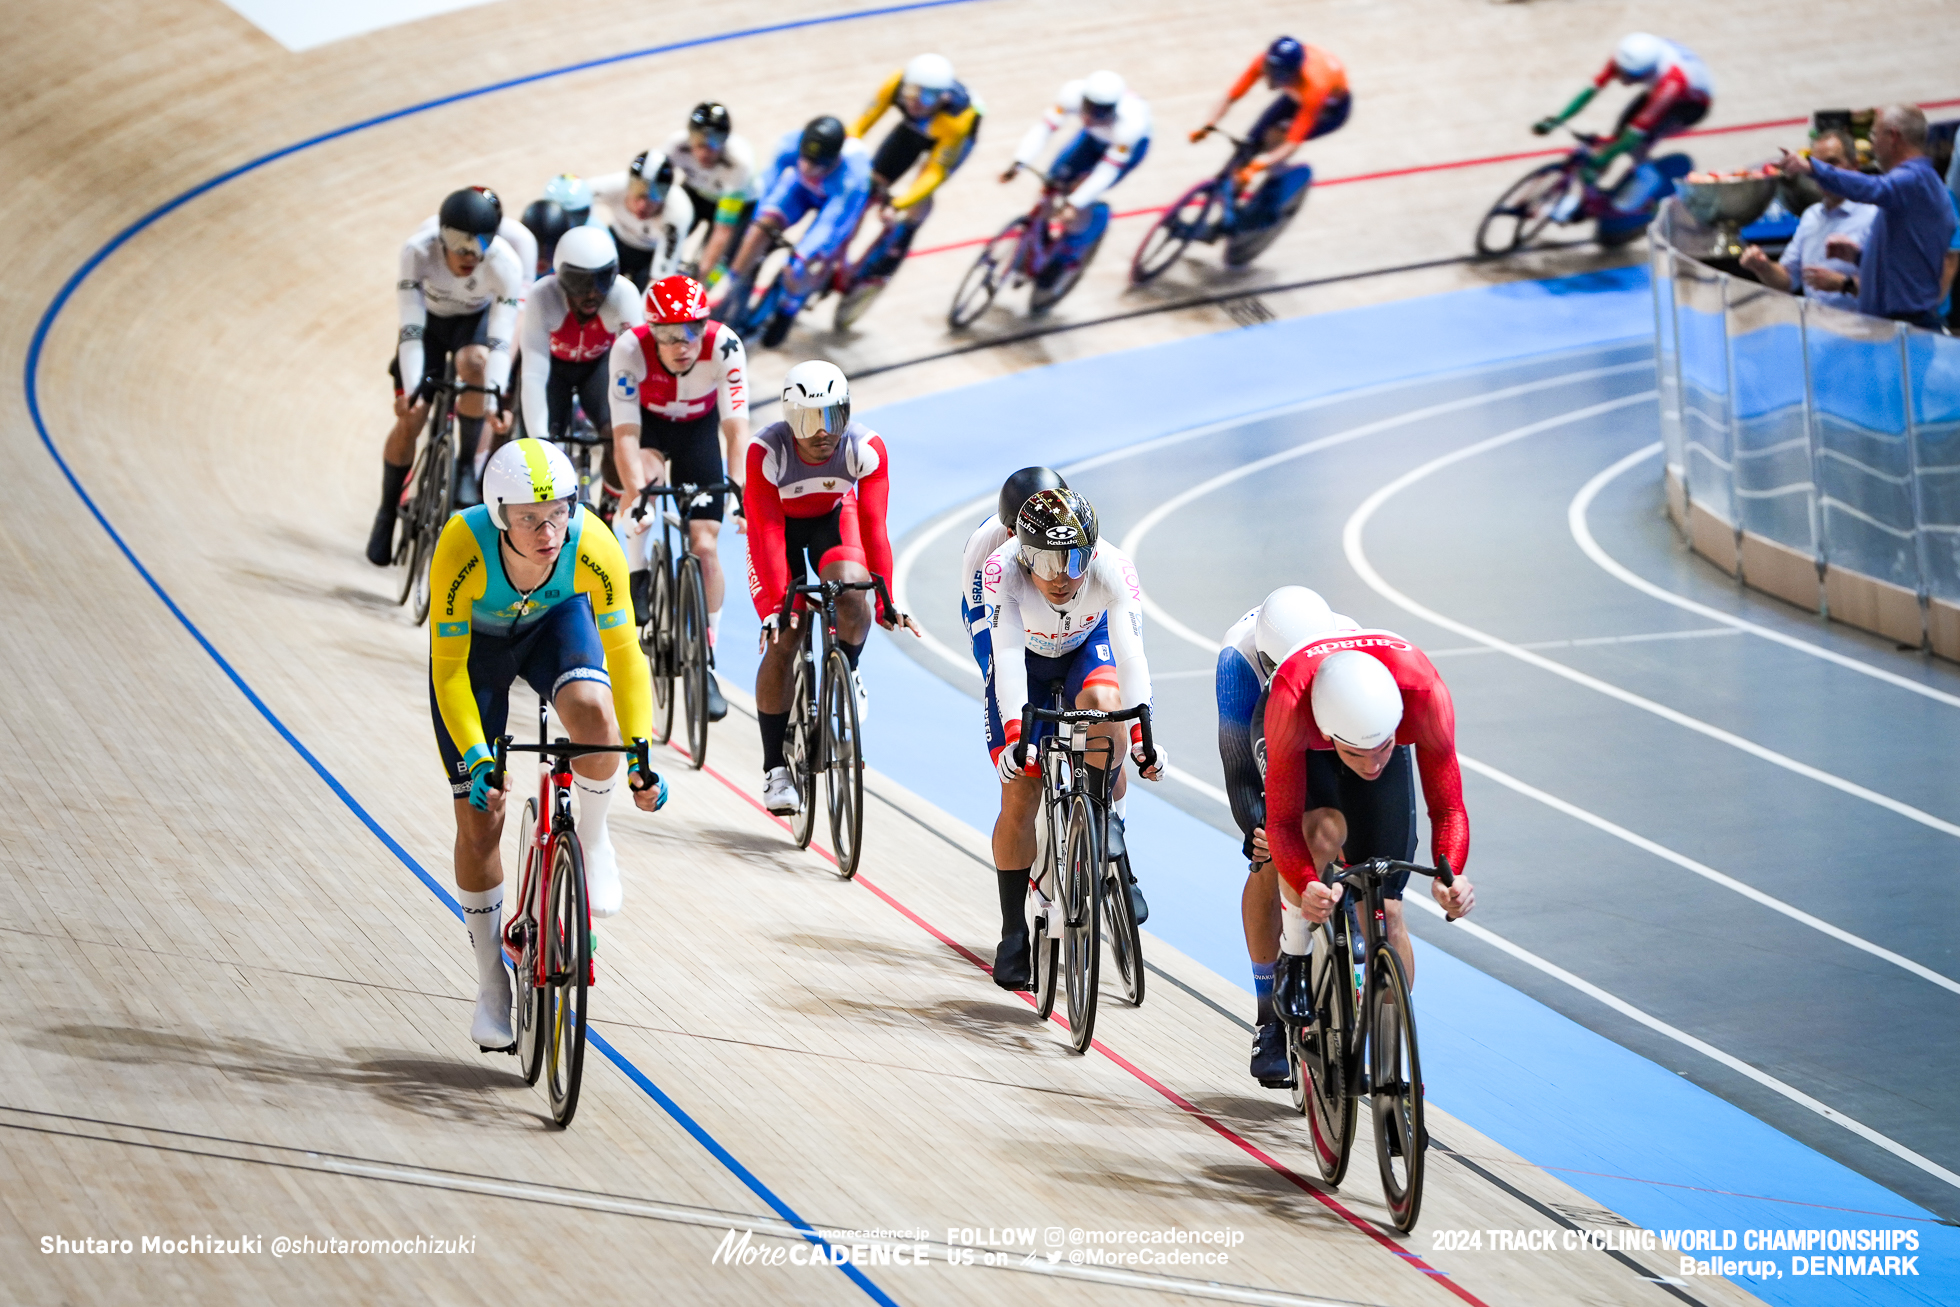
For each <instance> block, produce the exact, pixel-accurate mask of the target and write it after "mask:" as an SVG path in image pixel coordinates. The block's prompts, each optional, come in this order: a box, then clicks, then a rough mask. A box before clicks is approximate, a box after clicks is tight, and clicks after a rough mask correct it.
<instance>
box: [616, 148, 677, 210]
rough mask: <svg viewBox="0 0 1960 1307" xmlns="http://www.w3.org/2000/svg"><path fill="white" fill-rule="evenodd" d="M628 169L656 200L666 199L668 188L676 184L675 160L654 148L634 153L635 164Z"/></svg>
mask: <svg viewBox="0 0 1960 1307" xmlns="http://www.w3.org/2000/svg"><path fill="white" fill-rule="evenodd" d="M627 171H628V172H629V174H630V175H631V176H632V177H633V178H634V179H635V180H636V181H638V182H640V183H641V184H642V185H644V186H645V187H646V188H647V194H648V195H650V196H652V197H653V198H654V199H656V200H664V199H666V198H667V189H668V188H669V187H670V186H672V185H673V184H674V161H673V160H672V159H669V158H668V157H667V156H666V155H664V154H655V153H654V152H653V151H652V150H642V151H640V152H639V153H638V154H636V155H634V156H633V166H632V167H631V168H630V169H628V170H627Z"/></svg>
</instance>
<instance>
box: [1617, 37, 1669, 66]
mask: <svg viewBox="0 0 1960 1307" xmlns="http://www.w3.org/2000/svg"><path fill="white" fill-rule="evenodd" d="M1666 53H1667V43H1666V42H1664V41H1662V40H1661V39H1660V38H1659V37H1658V36H1652V35H1649V34H1648V33H1646V32H1629V33H1628V34H1627V35H1625V36H1623V37H1621V38H1620V44H1619V45H1618V46H1616V47H1615V48H1614V50H1613V66H1614V67H1615V68H1617V69H1619V70H1620V71H1621V72H1623V73H1625V74H1626V75H1627V76H1628V77H1648V76H1651V75H1652V74H1653V71H1654V70H1655V69H1656V68H1658V67H1660V66H1661V56H1662V55H1664V54H1666Z"/></svg>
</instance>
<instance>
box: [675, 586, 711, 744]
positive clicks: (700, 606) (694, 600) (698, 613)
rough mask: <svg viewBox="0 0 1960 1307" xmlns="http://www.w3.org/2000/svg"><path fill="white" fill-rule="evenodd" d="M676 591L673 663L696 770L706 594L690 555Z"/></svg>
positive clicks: (704, 698) (703, 730) (701, 734)
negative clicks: (677, 603)
mask: <svg viewBox="0 0 1960 1307" xmlns="http://www.w3.org/2000/svg"><path fill="white" fill-rule="evenodd" d="M679 588H680V594H679V598H680V616H679V620H678V621H677V622H676V623H675V632H676V635H677V637H678V640H677V643H678V645H679V648H678V649H677V650H676V654H677V657H676V659H675V661H676V663H677V664H678V670H679V672H680V682H681V698H682V700H683V701H684V702H685V703H686V705H687V751H688V757H687V765H688V766H690V767H692V768H694V770H696V771H700V770H701V768H702V767H703V766H705V765H706V763H707V761H708V591H707V588H706V587H705V586H704V585H703V584H702V581H701V560H700V559H698V558H696V557H695V556H694V555H693V554H688V555H686V556H685V557H683V558H682V559H681V575H680V587H679Z"/></svg>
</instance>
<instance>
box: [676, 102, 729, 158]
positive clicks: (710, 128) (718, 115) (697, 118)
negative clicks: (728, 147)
mask: <svg viewBox="0 0 1960 1307" xmlns="http://www.w3.org/2000/svg"><path fill="white" fill-rule="evenodd" d="M687 130H688V131H690V132H699V133H700V134H701V135H703V136H705V137H707V138H708V139H709V140H710V141H712V142H714V144H715V146H716V147H717V148H719V147H720V145H721V143H722V142H723V141H725V140H727V139H728V134H729V133H730V132H732V131H734V130H735V120H734V119H733V118H730V117H729V116H728V109H727V107H726V106H724V105H722V104H719V103H717V102H716V101H714V100H703V101H702V102H701V103H699V104H697V105H695V106H694V110H693V112H691V113H689V114H688V115H687Z"/></svg>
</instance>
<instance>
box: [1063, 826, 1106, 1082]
mask: <svg viewBox="0 0 1960 1307" xmlns="http://www.w3.org/2000/svg"><path fill="white" fill-rule="evenodd" d="M1096 818H1097V813H1096V809H1095V805H1094V804H1092V803H1091V802H1090V801H1089V796H1088V795H1086V794H1078V795H1077V796H1076V797H1075V799H1074V801H1073V802H1072V803H1070V804H1069V815H1068V842H1067V843H1066V844H1065V845H1063V855H1062V886H1063V888H1062V913H1063V916H1062V977H1063V988H1064V990H1065V991H1066V993H1067V995H1068V1033H1069V1044H1070V1045H1071V1046H1072V1047H1073V1048H1074V1049H1075V1051H1076V1052H1078V1053H1082V1052H1087V1051H1088V1048H1089V1041H1090V1040H1092V1039H1094V1038H1095V1036H1096V998H1097V996H1098V990H1099V984H1100V977H1101V972H1102V910H1101V909H1102V871H1103V868H1104V867H1105V866H1106V865H1108V862H1109V859H1108V858H1107V857H1106V856H1105V854H1104V851H1103V846H1102V825H1101V823H1100V822H1099V821H1098V820H1097V819H1096Z"/></svg>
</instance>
